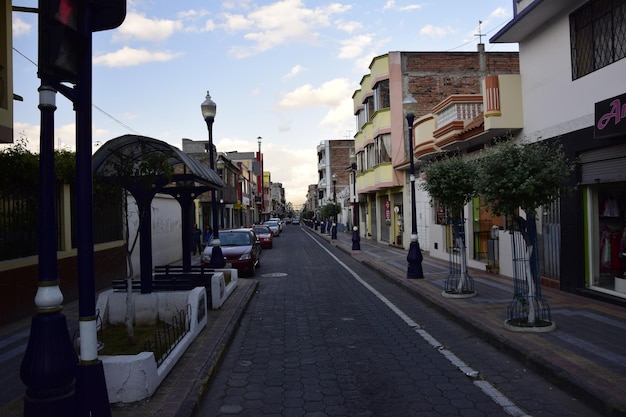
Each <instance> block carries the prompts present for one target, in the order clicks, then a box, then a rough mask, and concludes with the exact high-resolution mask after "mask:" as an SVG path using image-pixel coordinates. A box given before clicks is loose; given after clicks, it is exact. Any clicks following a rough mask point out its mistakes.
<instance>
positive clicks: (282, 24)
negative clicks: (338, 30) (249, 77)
mask: <svg viewBox="0 0 626 417" xmlns="http://www.w3.org/2000/svg"><path fill="white" fill-rule="evenodd" d="M350 8H351V6H349V5H342V4H339V3H332V4H330V5H328V6H320V7H316V8H314V9H310V8H307V7H305V5H304V2H303V1H302V0H279V1H276V2H274V3H272V4H269V5H265V6H262V7H259V8H258V9H256V10H254V11H252V12H250V13H249V14H247V15H246V16H244V15H241V14H238V15H234V14H226V15H225V16H224V17H225V18H226V23H225V24H224V25H223V27H224V28H225V29H226V30H229V31H233V32H237V31H245V32H246V33H245V34H244V39H245V40H246V41H249V42H250V44H249V45H248V46H241V45H238V46H234V47H233V48H232V49H231V51H230V52H231V55H233V56H235V57H237V58H243V57H246V56H250V55H255V54H257V53H260V52H264V51H267V50H270V49H272V48H275V47H276V46H279V45H283V44H287V43H292V42H301V43H309V44H315V43H317V41H318V37H319V32H318V31H319V30H320V29H322V28H325V27H328V26H330V25H331V18H332V16H334V15H338V14H341V13H345V12H347V11H348V10H350Z"/></svg>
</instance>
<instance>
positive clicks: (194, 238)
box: [191, 224, 202, 255]
mask: <svg viewBox="0 0 626 417" xmlns="http://www.w3.org/2000/svg"><path fill="white" fill-rule="evenodd" d="M201 237H202V230H200V229H199V228H198V225H197V224H194V225H193V230H192V231H191V245H192V253H193V254H194V255H195V254H196V252H198V253H202V247H201V244H200V238H201Z"/></svg>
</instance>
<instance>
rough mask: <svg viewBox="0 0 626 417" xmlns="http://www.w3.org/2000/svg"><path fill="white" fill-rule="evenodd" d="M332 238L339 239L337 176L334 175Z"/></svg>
mask: <svg viewBox="0 0 626 417" xmlns="http://www.w3.org/2000/svg"><path fill="white" fill-rule="evenodd" d="M330 238H331V239H337V174H336V173H335V174H333V224H332V226H331V229H330Z"/></svg>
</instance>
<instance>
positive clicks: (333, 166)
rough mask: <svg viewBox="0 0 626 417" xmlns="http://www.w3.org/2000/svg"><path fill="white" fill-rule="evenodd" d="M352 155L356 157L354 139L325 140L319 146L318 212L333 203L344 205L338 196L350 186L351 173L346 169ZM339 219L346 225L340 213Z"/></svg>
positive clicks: (339, 221)
mask: <svg viewBox="0 0 626 417" xmlns="http://www.w3.org/2000/svg"><path fill="white" fill-rule="evenodd" d="M351 155H354V140H352V139H332V140H323V141H321V142H320V144H319V145H317V172H318V183H317V200H318V201H317V204H315V207H316V208H317V209H318V210H319V209H321V207H323V206H325V205H327V204H332V203H333V202H335V203H337V204H342V202H341V201H339V198H336V194H337V193H338V192H339V191H341V190H342V189H344V188H346V187H348V186H349V184H350V173H349V172H347V171H346V168H348V167H349V166H350V156H351ZM309 191H310V190H309ZM335 199H337V201H335ZM316 214H317V213H316ZM337 217H338V219H337V221H338V223H342V224H343V223H345V219H342V218H339V217H341V214H340V213H338V216H337ZM318 218H319V216H318Z"/></svg>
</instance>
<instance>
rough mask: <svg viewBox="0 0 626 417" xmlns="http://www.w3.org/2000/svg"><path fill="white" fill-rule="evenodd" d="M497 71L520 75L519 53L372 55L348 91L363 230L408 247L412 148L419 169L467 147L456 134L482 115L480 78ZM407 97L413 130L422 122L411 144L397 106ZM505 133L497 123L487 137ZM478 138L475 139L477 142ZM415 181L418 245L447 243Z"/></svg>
mask: <svg viewBox="0 0 626 417" xmlns="http://www.w3.org/2000/svg"><path fill="white" fill-rule="evenodd" d="M497 74H502V75H506V74H511V75H515V74H519V61H518V53H517V52H485V51H484V47H483V46H482V45H479V50H478V51H477V52H389V53H387V54H385V55H381V56H378V57H376V58H374V59H373V60H372V63H371V64H370V72H369V74H366V75H365V76H364V77H363V78H362V79H361V83H360V86H361V87H360V89H358V90H357V91H355V92H354V94H353V96H352V99H353V104H354V114H355V116H356V123H357V133H356V135H355V137H354V138H355V151H356V171H357V172H356V189H357V194H358V203H359V216H358V218H359V231H360V234H361V237H366V238H371V239H375V240H377V241H379V242H384V243H389V244H392V245H399V246H402V247H406V248H408V247H409V243H410V227H407V226H408V225H410V224H411V220H412V219H411V199H410V196H411V190H410V184H411V183H410V181H409V151H412V152H413V153H414V155H415V156H416V157H417V161H416V166H417V168H416V172H419V171H418V169H419V164H421V163H424V162H426V161H428V160H429V159H430V158H432V157H437V156H438V155H442V154H443V153H445V152H447V151H449V150H455V151H456V150H457V149H459V148H468V147H471V146H469V145H468V142H466V143H465V144H461V142H460V141H457V134H458V133H459V132H460V131H465V130H466V129H468V132H470V133H471V132H472V131H471V128H472V123H478V120H482V119H484V117H483V101H484V96H483V89H484V87H483V83H484V79H485V77H486V76H487V75H497ZM408 96H410V97H413V98H414V99H415V100H416V101H417V113H416V114H415V116H416V121H417V123H416V125H415V126H413V128H414V129H415V130H416V132H414V133H415V135H416V134H417V130H418V128H421V133H420V135H419V137H418V136H415V135H414V139H415V140H414V142H413V145H414V147H413V149H412V150H409V149H408V145H409V141H408V125H407V122H406V119H405V117H404V114H403V109H402V103H403V101H404V99H405V98H406V97H408ZM509 127H514V126H509ZM518 128H519V126H518ZM503 133H504V131H503V130H499V131H498V132H497V133H496V131H495V130H494V131H491V133H489V134H487V135H486V136H488V137H493V136H495V135H497V134H503ZM481 140H482V141H485V140H487V137H483V138H482V139H481ZM478 142H480V141H476V142H475V143H474V144H473V146H480V145H481V144H480V143H478ZM446 148H448V149H446ZM416 184H417V186H416V190H415V193H416V217H417V232H418V233H417V234H418V240H419V243H420V247H421V248H423V249H425V250H427V251H429V250H430V249H431V248H437V249H439V248H442V247H444V248H445V244H444V242H439V241H433V242H432V245H431V239H432V237H433V236H432V233H431V225H432V224H435V223H436V222H435V220H436V216H435V213H433V210H432V209H431V202H430V198H429V196H428V195H427V194H426V193H425V192H424V191H423V190H422V189H421V187H420V186H419V180H418V181H416ZM435 252H436V251H435Z"/></svg>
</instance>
